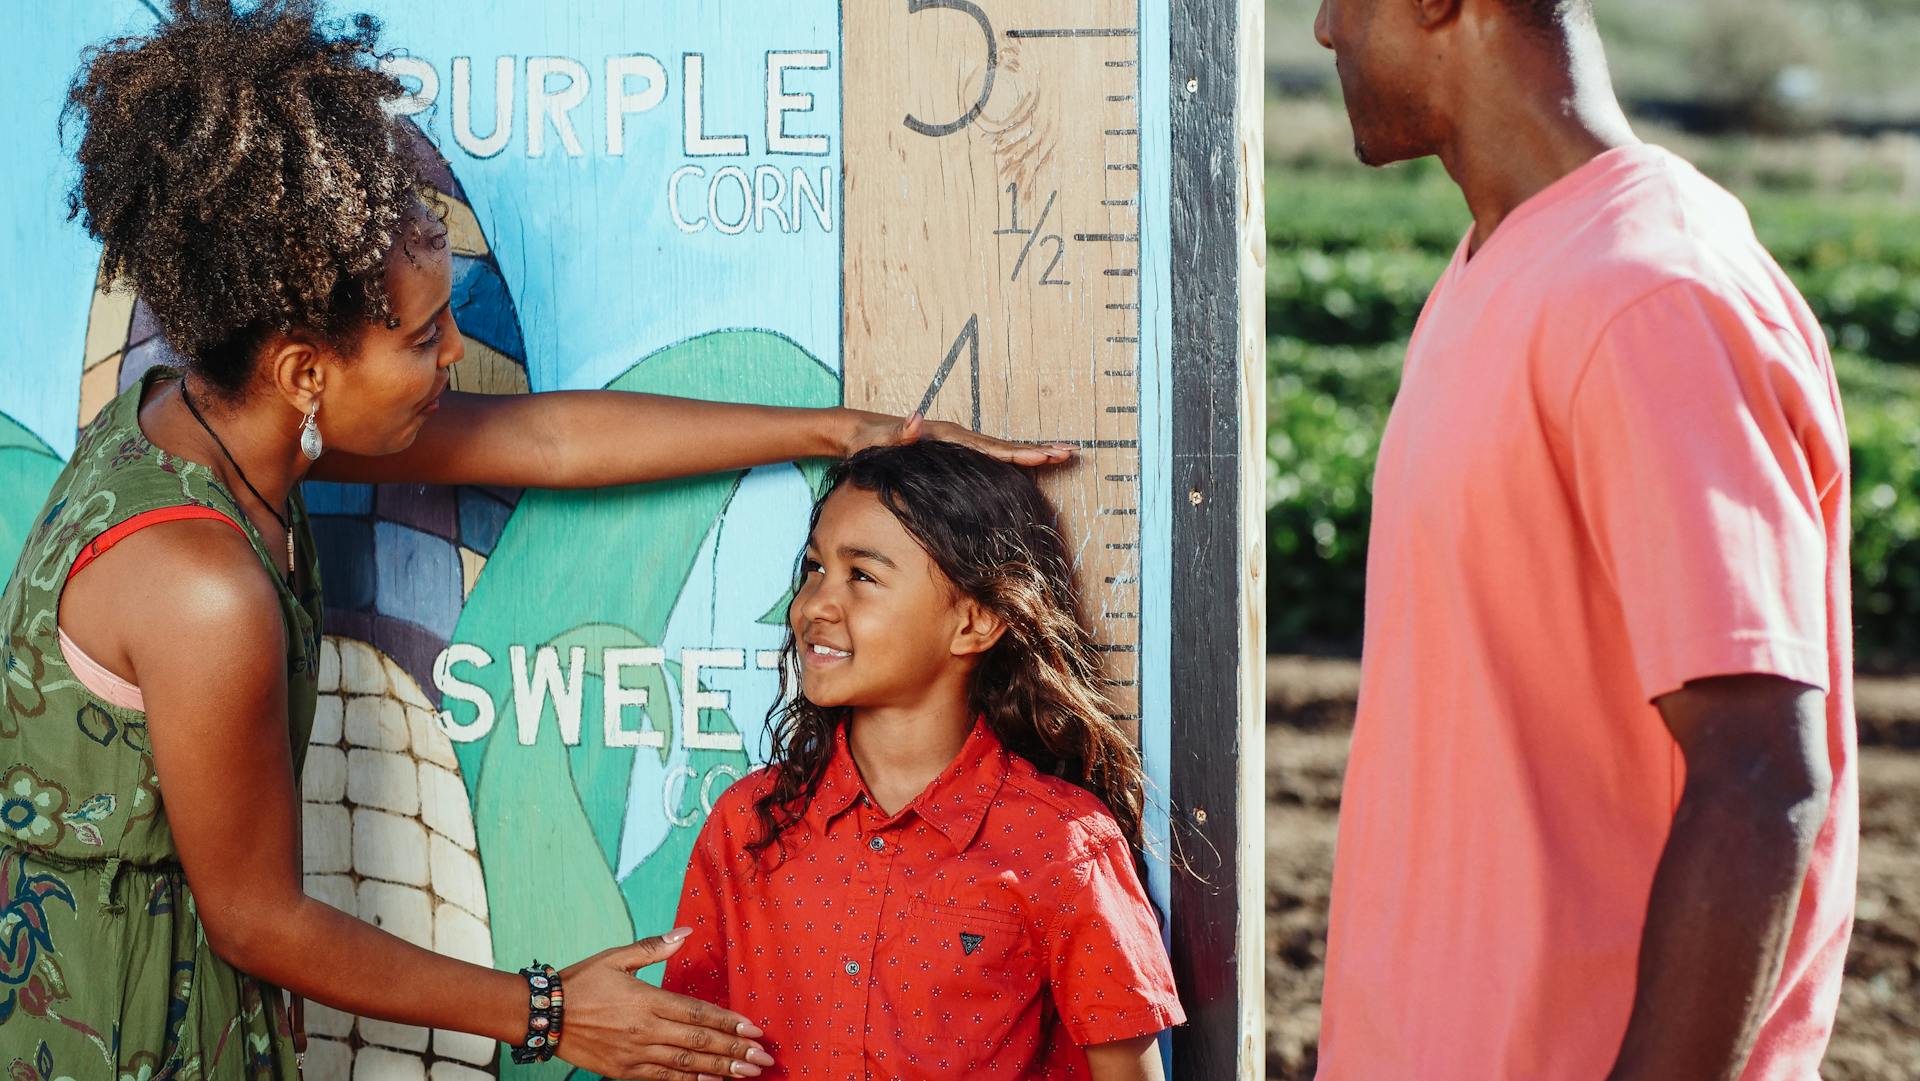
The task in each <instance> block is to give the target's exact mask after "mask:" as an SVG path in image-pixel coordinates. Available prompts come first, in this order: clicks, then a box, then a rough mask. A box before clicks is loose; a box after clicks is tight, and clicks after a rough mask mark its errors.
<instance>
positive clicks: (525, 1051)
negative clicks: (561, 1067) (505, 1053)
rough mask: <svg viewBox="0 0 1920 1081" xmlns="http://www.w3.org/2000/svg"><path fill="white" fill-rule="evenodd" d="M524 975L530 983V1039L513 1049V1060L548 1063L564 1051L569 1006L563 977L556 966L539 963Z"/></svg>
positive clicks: (517, 1061)
mask: <svg viewBox="0 0 1920 1081" xmlns="http://www.w3.org/2000/svg"><path fill="white" fill-rule="evenodd" d="M520 975H521V976H523V977H525V978H526V981H527V1040H526V1042H525V1043H523V1044H521V1045H520V1046H519V1047H515V1048H512V1055H513V1061H514V1062H516V1063H519V1064H521V1065H525V1064H527V1063H530V1062H545V1061H547V1060H548V1059H551V1058H552V1057H553V1056H554V1054H555V1053H556V1052H557V1051H559V1050H560V1019H561V1016H562V1013H563V1010H564V1008H565V1003H566V998H565V995H564V993H563V992H562V990H561V987H560V974H559V973H558V972H555V971H554V970H553V966H552V965H543V964H541V963H540V962H538V961H535V962H534V963H533V964H532V965H531V966H529V967H527V968H523V969H521V970H520Z"/></svg>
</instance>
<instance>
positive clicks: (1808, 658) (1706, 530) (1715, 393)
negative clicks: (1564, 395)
mask: <svg viewBox="0 0 1920 1081" xmlns="http://www.w3.org/2000/svg"><path fill="white" fill-rule="evenodd" d="M1829 379H1830V377H1829V376H1828V375H1827V372H1826V369H1825V366H1824V365H1823V364H1822V363H1821V361H1820V358H1819V356H1817V355H1815V354H1814V353H1813V351H1812V349H1811V348H1810V347H1809V346H1808V345H1807V344H1806V343H1805V342H1804V341H1803V340H1802V339H1801V338H1800V337H1799V336H1797V335H1794V334H1791V333H1788V332H1786V331H1783V330H1781V329H1779V328H1777V327H1775V326H1773V325H1772V324H1770V323H1767V322H1765V321H1763V320H1760V319H1759V318H1757V317H1756V316H1755V314H1754V313H1753V312H1752V311H1751V310H1749V309H1747V308H1746V307H1745V306H1743V304H1741V303H1740V302H1738V301H1732V300H1729V299H1728V298H1726V297H1724V296H1722V295H1720V294H1718V293H1716V292H1714V291H1712V290H1710V289H1709V288H1707V287H1706V286H1704V285H1700V284H1696V283H1691V282H1676V283H1674V284H1671V285H1668V286H1666V287H1663V288H1662V289H1660V290H1658V291H1657V292H1655V293H1653V294H1652V295H1650V296H1648V297H1646V298H1643V299H1642V300H1640V301H1638V302H1636V303H1635V304H1634V305H1633V306H1631V307H1629V308H1628V309H1626V310H1625V311H1624V312H1622V313H1621V314H1620V315H1618V316H1616V317H1615V318H1614V319H1613V321H1612V322H1611V323H1610V324H1609V325H1608V327H1607V329H1606V330H1605V331H1604V332H1603V333H1602V335H1601V337H1600V340H1599V342H1598V343H1597V345H1596V347H1595V349H1594V352H1593V355H1592V356H1591V357H1590V358H1589V359H1588V363H1587V365H1586V368H1585V369H1584V371H1583V372H1582V373H1581V376H1580V380H1579V382H1578V383H1577V384H1576V385H1575V388H1574V391H1573V397H1572V399H1571V403H1570V407H1569V419H1568V435H1569V441H1570V444H1571V451H1572V460H1573V492H1572V493H1571V494H1572V495H1573V497H1574V498H1575V500H1576V501H1577V503H1578V505H1579V510H1580V513H1581V515H1582V517H1583V519H1584V521H1585V525H1586V528H1587V531H1588V534H1589V536H1590V538H1591V540H1592V543H1593V545H1594V547H1595V549H1596V550H1597V552H1598V554H1599V557H1600V561H1601V563H1602V565H1603V566H1604V567H1605V569H1606V572H1607V574H1608V575H1609V577H1610V578H1611V583H1610V584H1611V585H1612V586H1613V587H1614V590H1615V591H1616V593H1617V595H1618V597H1619V602H1620V606H1621V609H1622V614H1623V616H1624V619H1625V622H1626V631H1627V636H1628V639H1629V642H1630V646H1631V650H1632V655H1633V663H1634V666H1635V669H1636V674H1637V676H1638V678H1639V681H1640V685H1641V689H1642V690H1643V691H1644V692H1645V694H1646V696H1647V698H1648V699H1649V700H1651V699H1654V698H1658V697H1660V696H1661V695H1664V694H1667V693H1669V692H1672V691H1675V690H1678V689H1679V688H1680V687H1681V686H1682V685H1683V684H1685V683H1687V682H1688V681H1690V680H1695V679H1704V678H1707V677H1710V676H1720V675H1740V674H1766V675H1776V676H1782V677H1784V678H1787V679H1791V680H1795V681H1798V682H1801V683H1807V684H1811V685H1813V686H1816V687H1819V688H1821V689H1822V690H1825V689H1828V686H1827V685H1828V683H1829V682H1830V677H1829V668H1828V657H1827V625H1828V622H1827V621H1828V613H1827V610H1826V608H1827V592H1826V586H1827V576H1828V558H1829V553H1828V550H1827V549H1828V540H1827V528H1826V525H1825V521H1826V519H1825V517H1824V515H1823V510H1822V503H1823V500H1827V499H1829V498H1835V497H1836V496H1837V492H1836V489H1837V488H1838V489H1839V490H1840V491H1844V489H1843V488H1839V486H1841V485H1844V481H1845V476H1844V471H1845V468H1846V466H1845V462H1846V439H1845V433H1844V431H1843V430H1842V425H1841V422H1840V418H1839V413H1838V403H1837V401H1836V400H1835V398H1834V396H1833V394H1832V391H1831V389H1830V387H1831V385H1830V382H1829Z"/></svg>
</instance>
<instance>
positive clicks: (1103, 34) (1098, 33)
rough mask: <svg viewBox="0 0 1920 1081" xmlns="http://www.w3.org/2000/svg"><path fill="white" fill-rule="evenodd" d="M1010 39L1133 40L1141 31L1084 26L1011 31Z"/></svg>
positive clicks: (1123, 27) (1122, 27)
mask: <svg viewBox="0 0 1920 1081" xmlns="http://www.w3.org/2000/svg"><path fill="white" fill-rule="evenodd" d="M1007 36H1008V37H1010V38H1131V37H1139V36H1140V31H1138V30H1136V29H1134V28H1132V27H1130V26H1082V27H1074V28H1070V29H1064V30H1009V31H1007Z"/></svg>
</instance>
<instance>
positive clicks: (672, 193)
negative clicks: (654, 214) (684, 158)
mask: <svg viewBox="0 0 1920 1081" xmlns="http://www.w3.org/2000/svg"><path fill="white" fill-rule="evenodd" d="M706 175H707V171H706V170H705V169H702V168H700V167H699V166H698V165H682V166H681V167H680V168H678V169H675V170H674V171H673V175H672V176H670V177H668V178H667V211H668V213H670V214H672V215H673V224H675V225H677V226H679V227H680V231H681V232H683V233H697V232H699V231H700V230H702V229H705V228H706V227H707V219H705V218H696V219H695V220H693V221H688V220H687V219H685V218H683V217H681V216H680V178H681V177H684V176H702V177H703V176H706Z"/></svg>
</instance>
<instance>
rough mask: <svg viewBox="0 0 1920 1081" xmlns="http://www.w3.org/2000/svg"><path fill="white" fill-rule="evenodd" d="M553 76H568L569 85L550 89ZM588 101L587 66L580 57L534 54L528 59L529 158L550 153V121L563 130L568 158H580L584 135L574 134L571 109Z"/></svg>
mask: <svg viewBox="0 0 1920 1081" xmlns="http://www.w3.org/2000/svg"><path fill="white" fill-rule="evenodd" d="M549 75H564V76H566V77H567V85H565V86H563V87H561V88H560V89H558V90H548V89H547V77H548V76H549ZM585 100H587V67H586V65H585V64H582V63H581V62H580V61H578V60H574V59H571V58H569V57H565V56H530V57H528V58H527V157H530V158H538V157H543V156H545V154H546V152H547V121H548V120H552V121H553V126H554V127H555V128H556V129H558V130H559V132H560V145H561V146H562V147H563V148H565V149H566V152H567V157H570V158H577V157H580V156H581V155H583V154H585V153H586V151H585V150H582V149H581V148H580V137H579V136H578V135H576V134H574V131H573V117H571V116H569V115H567V114H568V112H569V111H571V110H572V109H574V108H576V107H578V106H579V104H580V103H581V102H583V101H585Z"/></svg>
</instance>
